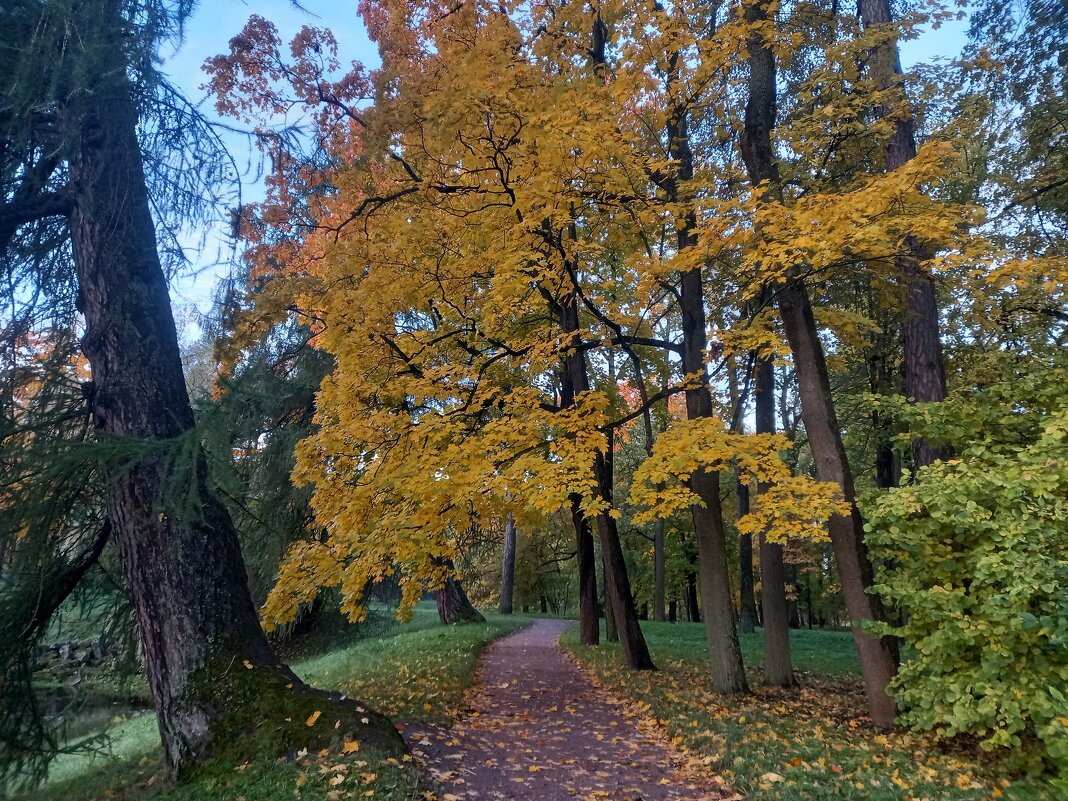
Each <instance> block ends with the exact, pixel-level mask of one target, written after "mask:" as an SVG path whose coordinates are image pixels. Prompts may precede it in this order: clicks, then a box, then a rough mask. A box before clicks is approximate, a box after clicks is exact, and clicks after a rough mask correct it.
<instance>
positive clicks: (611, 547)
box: [551, 295, 656, 670]
mask: <svg viewBox="0 0 1068 801" xmlns="http://www.w3.org/2000/svg"><path fill="white" fill-rule="evenodd" d="M551 302H552V303H554V304H555V308H554V311H555V312H556V314H557V317H558V319H559V321H560V327H561V329H562V330H563V331H564V332H565V333H566V334H570V335H572V336H574V337H577V336H578V333H579V330H580V328H579V315H578V305H577V300H576V298H575V296H574V295H569V296H566V297H564V298H562V299H559V300H557V299H555V298H554V299H553V300H552V301H551ZM564 371H565V374H566V376H565V380H564V381H563V382H562V386H563V387H564V391H563V393H562V395H563V404H564V405H565V406H567V405H570V404H571V403H575V402H576V400H577V398H578V396H579V395H580V394H582V393H583V392H587V391H589V389H590V379H589V375H588V373H587V371H586V357H585V356H584V355H583V352H582V351H581V350H577V349H572V351H571V352H569V353H567V354H566V355H565V356H564ZM593 479H594V482H595V484H596V487H597V492H598V494H599V495H600V497H601V499H602V500H604V501H605V502H606V503H607V504H608V507H609V508H612V432H611V431H609V433H608V447H607V453H606V454H601V453H598V454H597V455H596V456H595V457H594V460H593ZM596 522H597V534H598V539H599V540H600V543H601V558H602V560H603V563H604V583H605V587H604V589H605V605H606V608H607V607H608V606H611V609H612V614H613V615H614V617H615V622H616V627H617V629H618V631H619V635H620V640H621V641H622V643H623V653H624V655H625V657H626V660H627V665H628V666H629V667H630V668H632V669H634V670H655V668H656V666H655V665H654V664H653V660H652V658H651V657H650V656H649V649H648V647H647V646H646V644H645V637H644V635H643V634H642V630H641V627H640V626H639V625H638V615H637V611H636V610H635V607H634V596H633V595H632V594H631V589H630V577H629V576H628V575H627V563H626V560H625V559H624V557H623V546H622V545H621V544H620V541H619V531H618V529H617V528H616V521H615V518H613V517H612V516H611V515H609V514H608V512H601V513H600V514H598V515H597V520H596Z"/></svg>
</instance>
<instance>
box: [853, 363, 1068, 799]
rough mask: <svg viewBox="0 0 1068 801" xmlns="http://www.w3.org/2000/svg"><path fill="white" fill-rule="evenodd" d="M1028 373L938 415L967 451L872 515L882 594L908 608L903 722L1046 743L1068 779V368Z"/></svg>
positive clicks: (934, 424) (1005, 741) (900, 682)
mask: <svg viewBox="0 0 1068 801" xmlns="http://www.w3.org/2000/svg"><path fill="white" fill-rule="evenodd" d="M1057 361H1063V359H1058V360H1057ZM1033 368H1034V369H1032V370H1030V371H1029V372H1027V373H1025V374H1024V375H1023V376H1022V377H1021V378H1020V379H1018V380H1014V381H1013V382H1012V383H1011V385H1010V384H1007V383H1006V384H1002V385H999V386H997V387H994V388H991V389H989V390H984V391H982V392H977V393H973V394H971V395H970V396H969V397H967V398H966V399H964V400H960V401H956V402H951V403H947V404H944V406H945V408H943V409H941V410H938V411H933V412H929V413H928V414H929V415H930V416H929V418H928V420H927V423H928V426H929V427H928V429H927V430H929V431H936V432H937V431H939V430H941V431H943V432H950V431H952V432H953V433H954V434H956V435H957V436H953V435H946V436H945V437H944V439H945V440H947V441H950V442H953V444H954V445H956V447H957V454H958V455H957V456H956V457H955V458H953V459H951V460H949V461H947V462H944V463H941V464H936V465H932V466H931V467H928V468H925V469H923V470H921V471H920V472H919V474H918V475H917V480H916V481H915V482H914V483H911V484H909V485H907V486H904V487H901V488H899V489H895V490H892V491H889V492H887V493H885V494H883V495H882V496H880V497H879V498H878V499H877V500H875V501H874V502H873V503H871V504H870V505H869V507H868V508H867V509H866V510H865V511H866V514H867V517H868V521H869V522H868V528H867V530H868V542H869V544H870V545H871V547H872V549H873V555H874V556H875V557H876V559H877V561H879V562H880V563H881V564H882V566H883V567H882V570H881V573H880V576H879V581H878V586H877V587H876V591H877V592H878V593H880V594H881V595H882V596H883V597H884V598H885V599H886V600H888V601H889V602H891V603H893V604H895V605H897V606H898V607H899V608H900V609H901V610H902V612H903V613H904V620H905V623H904V624H903V625H901V626H900V627H898V628H895V629H893V631H894V633H896V634H898V635H900V636H901V637H903V638H904V640H905V642H906V645H907V646H908V651H907V652H908V654H909V658H908V659H907V660H906V661H905V663H904V664H903V665H902V668H901V671H900V673H899V674H898V676H897V679H896V680H895V681H894V684H893V692H894V694H895V696H896V697H897V699H898V701H899V703H900V705H901V708H902V710H903V712H902V719H903V721H904V722H906V723H908V724H911V725H912V726H914V727H916V728H918V729H925V730H926V729H930V730H935V731H936V732H938V733H940V734H945V735H954V734H957V733H959V732H968V733H972V734H976V735H978V736H979V737H981V738H982V742H983V744H984V746H985V747H987V748H991V749H993V748H997V747H1007V748H1013V749H1019V748H1020V747H1021V745H1023V744H1025V743H1026V742H1027V741H1031V738H1032V737H1034V738H1037V742H1038V743H1039V745H1040V748H1041V750H1042V751H1044V753H1045V755H1046V757H1047V759H1049V760H1050V761H1052V762H1054V763H1055V764H1056V765H1057V766H1058V767H1059V771H1060V774H1061V779H1062V780H1065V779H1068V698H1066V697H1065V694H1066V693H1068V392H1066V387H1068V371H1066V370H1065V368H1064V365H1063V364H1056V363H1054V364H1050V363H1048V362H1047V363H1046V364H1044V365H1042V364H1035V365H1033ZM939 416H940V417H941V420H942V421H944V423H945V424H944V425H939V423H940V420H939ZM966 433H970V434H971V437H970V442H969V443H968V444H967V445H965V444H963V443H962V442H961V441H960V440H962V439H964V437H963V436H960V435H964V434H966ZM954 440H956V441H955V442H954Z"/></svg>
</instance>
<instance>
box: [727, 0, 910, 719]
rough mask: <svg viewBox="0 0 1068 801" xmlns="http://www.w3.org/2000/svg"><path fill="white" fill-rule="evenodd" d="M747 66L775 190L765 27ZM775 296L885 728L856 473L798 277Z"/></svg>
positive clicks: (757, 143)
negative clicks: (844, 505) (868, 626)
mask: <svg viewBox="0 0 1068 801" xmlns="http://www.w3.org/2000/svg"><path fill="white" fill-rule="evenodd" d="M745 14H746V18H747V19H748V20H750V21H759V20H764V19H767V18H768V5H767V3H766V2H764V1H763V0H758V2H754V3H751V4H750V5H747V7H746V11H745ZM749 70H750V72H749V99H748V102H747V104H746V111H745V126H744V135H743V137H742V157H743V159H744V161H745V164H746V169H747V171H748V173H749V178H750V181H751V182H752V183H753V185H754V186H756V185H758V184H760V183H762V182H764V181H768V182H770V191H773V192H776V191H777V184H778V178H779V176H778V169H777V167H776V164H775V155H774V149H773V147H772V141H771V133H772V130H773V128H774V126H775V92H776V80H775V56H774V54H773V52H772V50H771V48H770V46H769V45H768V44H767V42H766V41H765V40H764V37H763V36H762V35H761V34H760V33H754V34H753V35H751V36H750V40H749ZM777 300H778V305H779V314H780V316H781V318H782V322H783V328H784V329H785V331H786V338H787V340H788V341H789V344H790V350H791V352H792V354H793V357H794V369H795V371H796V374H797V383H798V392H799V394H800V397H801V416H802V418H803V420H804V423H805V431H806V433H807V434H808V437H809V446H810V448H811V450H812V454H813V457H814V459H815V462H816V469H817V473H818V474H819V477H820V479H821V480H822V481H833V482H835V483H836V484H838V486H839V487H840V488H841V491H842V495H843V497H844V498H845V500H846V501H847V502H848V503H850V504H851V506H852V513H851V514H850V515H835V516H834V517H833V518H832V519H831V520H830V523H829V529H830V536H831V542H832V544H833V546H834V551H835V557H836V559H837V561H838V573H839V578H840V580H841V583H842V594H843V596H844V597H845V601H846V607H847V609H848V610H849V615H850V618H851V620H852V621H853V622H854V626H853V636H854V639H855V641H856V644H857V650H858V652H859V654H860V661H861V668H862V672H863V674H864V684H865V690H866V692H867V698H868V710H869V713H870V715H871V718H872V721H873V722H875V723H876V724H877V725H884V726H888V725H890V724H892V723H893V719H894V716H895V713H896V709H895V705H894V702H893V699H892V698H891V697H890V696H889V695H888V694H887V691H886V689H887V686H888V684H889V682H890V679H891V678H893V675H894V671H895V669H896V660H895V656H894V651H893V649H892V648H891V647H890V643H889V641H888V640H881V639H879V638H877V637H873V636H871V635H869V634H867V633H866V632H865V631H864V630H863V628H862V626H863V623H864V622H865V621H870V620H875V619H877V616H876V613H875V612H876V609H875V601H874V599H873V598H872V597H871V596H870V595H868V594H867V592H866V590H867V588H868V587H870V586H871V581H872V570H871V563H870V562H869V561H868V558H867V552H866V550H865V548H864V542H863V524H862V521H861V518H860V512H859V511H858V510H857V508H856V501H855V497H854V491H853V476H852V473H851V472H850V470H849V464H848V462H847V461H846V455H845V448H844V447H843V445H842V437H841V431H840V429H839V427H838V420H837V418H836V416H835V413H834V406H833V401H832V398H831V389H830V381H829V379H828V376H827V364H826V361H825V359H824V354H823V346H822V344H821V343H820V341H819V336H818V331H817V328H816V321H815V318H814V317H813V315H812V307H811V305H810V303H809V299H808V293H807V292H806V290H805V286H804V284H803V283H802V281H801V280H800V279H799V278H797V277H796V276H793V275H791V276H788V278H787V282H786V284H785V285H784V286H783V287H781V288H780V289H779V290H778V293H777ZM765 594H766V591H765ZM766 614H767V605H765V615H766ZM765 624H767V620H766V619H765Z"/></svg>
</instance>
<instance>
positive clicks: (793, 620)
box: [785, 563, 801, 629]
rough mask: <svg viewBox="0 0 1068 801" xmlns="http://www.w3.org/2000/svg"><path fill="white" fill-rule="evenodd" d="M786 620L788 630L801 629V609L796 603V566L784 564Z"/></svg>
mask: <svg viewBox="0 0 1068 801" xmlns="http://www.w3.org/2000/svg"><path fill="white" fill-rule="evenodd" d="M785 568H786V587H787V590H788V594H787V596H786V619H787V620H788V621H789V624H790V628H792V629H799V628H801V608H800V606H799V605H798V603H797V565H795V564H790V563H786V565H785Z"/></svg>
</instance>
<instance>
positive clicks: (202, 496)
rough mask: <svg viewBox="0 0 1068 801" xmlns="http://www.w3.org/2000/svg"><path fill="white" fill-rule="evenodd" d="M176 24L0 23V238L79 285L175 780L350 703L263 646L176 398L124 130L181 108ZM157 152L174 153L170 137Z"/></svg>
mask: <svg viewBox="0 0 1068 801" xmlns="http://www.w3.org/2000/svg"><path fill="white" fill-rule="evenodd" d="M190 10H191V6H190V5H189V4H186V3H178V4H174V5H172V4H165V3H158V4H157V3H138V4H134V3H122V2H119V1H118V0H95V1H92V2H50V3H29V2H27V3H15V4H13V5H9V6H8V7H6V8H5V10H4V12H3V16H2V25H3V27H4V29H5V41H9V42H19V43H21V44H22V46H21V47H20V48H18V49H14V50H9V51H7V55H6V56H5V58H6V59H7V60H8V64H7V66H8V69H6V70H5V75H6V76H7V78H6V80H5V83H4V95H3V98H4V108H3V116H2V124H3V137H4V145H5V147H4V159H5V162H4V167H3V169H4V176H5V180H7V181H8V188H7V190H6V192H5V203H4V207H3V210H2V212H0V222H2V225H0V228H2V230H0V234H2V235H3V242H4V244H5V246H6V248H7V249H8V253H12V251H11V250H10V248H11V244H12V242H13V241H15V238H16V237H18V236H20V235H21V233H22V232H23V231H25V230H27V229H31V230H32V229H33V227H34V226H36V225H38V223H40V225H41V226H43V228H42V229H41V230H53V228H50V226H54V225H55V223H56V221H57V220H58V223H59V224H60V225H61V226H62V228H61V230H62V231H63V233H64V237H63V238H62V239H60V240H59V241H58V242H57V247H59V248H64V249H67V248H69V250H66V252H67V253H69V254H70V256H71V266H72V270H71V272H70V273H68V274H66V275H65V276H64V277H66V278H67V280H71V281H73V280H76V281H77V299H78V300H77V302H78V308H79V310H80V312H81V314H82V315H83V317H84V321H85V335H84V337H83V338H82V342H81V348H82V351H83V353H84V354H85V356H86V358H87V359H88V362H89V365H90V368H91V372H92V381H91V382H87V383H85V384H84V385H83V389H84V396H85V401H86V413H87V414H88V415H89V416H90V417H91V419H92V421H93V424H94V426H95V436H96V437H97V438H98V439H99V440H100V441H101V442H102V443H103V444H105V445H106V446H107V449H108V451H110V455H109V456H107V457H106V458H103V459H102V461H101V477H102V485H103V487H104V488H105V496H106V497H105V507H106V520H107V525H108V529H109V536H110V537H111V538H113V539H114V541H115V542H116V544H117V546H118V550H119V554H120V558H121V562H122V566H123V577H124V583H125V587H126V590H127V592H128V594H129V596H130V599H131V603H132V605H133V608H134V611H135V615H136V619H137V624H138V629H139V632H140V636H141V644H142V653H143V655H144V662H145V669H146V674H147V677H148V681H149V685H150V687H151V690H152V694H153V699H154V702H155V706H156V710H157V715H158V721H159V727H160V732H161V735H162V739H163V745H164V753H165V756H166V760H167V764H168V765H169V767H170V768H171V770H172V772H174V773H183V772H186V771H189V770H191V769H193V768H194V767H195V766H196V765H197V764H198V763H200V762H202V761H203V760H204V759H206V758H208V757H210V756H212V755H215V754H221V753H223V752H229V751H231V750H233V749H235V748H236V749H237V750H238V751H239V750H240V745H239V743H240V741H241V734H242V733H245V732H250V731H251V729H252V728H253V727H256V728H257V729H258V730H259V731H260V732H263V731H264V729H263V718H264V717H265V716H266V717H270V715H272V714H277V711H278V710H279V709H284V710H289V711H290V713H291V719H298V718H299V719H300V720H303V718H304V717H305V716H304V715H302V714H301V712H302V710H307V711H308V712H309V714H310V712H311V710H312V709H314V708H315V707H316V706H319V707H323V706H329V708H330V709H331V710H332V711H334V710H336V711H337V712H338V717H341V716H346V719H349V718H348V710H349V705H347V704H346V703H345V702H343V701H341V700H340V699H338V698H337V697H335V696H331V695H329V694H326V693H318V692H315V691H312V690H311V689H310V688H308V687H306V686H305V685H303V683H301V682H300V681H299V679H297V678H296V676H295V675H294V674H293V673H292V671H290V670H289V669H288V667H286V666H285V665H284V664H283V663H282V662H281V661H280V660H279V659H278V658H277V657H276V656H275V655H274V653H273V652H272V651H271V649H270V647H269V646H268V644H267V641H266V639H265V637H264V635H263V632H262V630H261V628H260V625H259V621H258V617H257V614H256V610H255V608H254V607H253V605H252V601H251V598H250V596H249V593H248V588H247V578H246V575H245V570H244V566H243V564H242V561H241V555H240V551H239V548H238V543H237V538H236V534H235V531H234V527H233V524H232V522H231V520H230V518H229V515H228V514H227V512H226V510H225V508H224V507H223V506H222V505H221V504H220V502H219V501H218V499H217V498H216V496H215V494H214V493H213V492H212V490H211V488H210V486H209V483H208V480H207V476H206V468H205V460H204V455H203V452H202V450H201V448H200V443H199V439H198V435H197V432H196V430H195V427H194V420H193V413H192V409H191V407H190V404H189V399H188V396H187V394H186V389H185V384H184V379H183V375H182V369H181V361H180V357H179V352H178V343H177V337H176V334H175V326H174V321H173V318H172V315H171V310H170V302H169V298H168V294H167V283H166V277H165V274H164V271H163V268H162V266H161V262H160V257H159V253H158V244H157V233H156V221H155V220H154V219H153V215H152V207H151V204H150V188H151V186H150V183H149V180H148V179H147V178H146V172H145V160H144V159H145V155H144V154H145V151H144V150H143V149H142V143H141V142H140V141H139V139H138V133H139V130H143V126H142V122H143V121H144V120H145V119H156V120H157V121H159V120H160V119H163V117H162V116H156V117H153V116H152V111H151V110H153V109H154V110H155V113H156V114H157V115H162V114H164V113H165V112H164V111H163V110H166V109H174V108H175V107H176V101H177V107H179V108H180V107H181V103H180V100H179V99H178V98H177V97H176V95H175V94H174V93H173V92H172V91H171V90H170V89H169V88H168V87H167V86H166V84H164V83H162V82H161V81H160V79H159V76H158V75H157V74H156V73H155V72H154V70H153V67H152V64H153V61H154V54H155V52H156V48H157V46H158V45H159V43H160V42H161V41H164V40H165V39H166V38H167V37H169V36H173V35H174V34H175V33H177V32H178V31H179V30H180V26H181V22H182V20H183V19H184V18H185V17H186V16H187V15H188V13H189V12H190ZM71 32H75V33H76V35H73V36H72V35H70V34H71ZM186 108H188V107H186ZM146 110H147V111H146ZM179 116H180V115H179ZM195 119H196V117H195V115H193V114H192V113H190V114H189V115H188V116H187V117H186V118H185V121H184V125H186V126H189V127H192V128H195V125H194V124H193V121H194V120H195ZM174 121H175V120H174V119H173V118H172V119H171V120H170V122H172V123H173V122H174ZM150 130H151V129H150ZM157 130H159V129H157ZM175 130H181V127H179V128H178V129H175ZM172 133H174V131H173V130H172ZM178 140H179V141H180V137H178ZM155 144H157V145H161V146H163V147H164V148H165V147H167V146H171V147H173V146H175V137H171V138H168V137H167V136H160V137H158V138H157V139H156V141H155ZM159 155H160V156H162V157H164V158H163V160H162V162H160V161H157V162H155V163H156V164H157V165H159V164H160V163H162V164H164V165H165V166H170V165H173V164H174V162H168V161H167V160H166V155H167V151H166V150H163V151H161V152H160V153H159ZM178 162H179V164H180V163H181V159H180V158H179V159H178ZM176 174H181V167H179V168H178V172H177V173H176ZM172 187H174V184H172ZM156 188H159V185H158V184H157V185H156ZM14 252H15V253H16V254H17V253H18V251H14ZM24 263H25V262H24ZM41 288H42V290H44V291H48V289H49V287H48V286H47V285H44V286H42V287H41ZM235 665H238V666H244V667H243V668H242V669H240V670H235V669H234V666H235ZM220 697H226V698H227V699H228V701H227V703H225V704H220V702H219V698H220ZM267 710H270V711H269V712H268V711H267ZM351 720H352V721H353V722H355V720H356V718H355V717H352V718H351ZM357 727H360V724H357ZM269 728H270V732H271V734H270V735H269V739H268V740H267V741H266V742H269V743H270V745H271V746H272V747H275V748H278V749H279V750H280V749H281V748H282V747H283V746H284V745H288V741H289V735H288V734H287V731H288V729H289V726H288V725H287V724H286V723H285V722H284V721H283V720H277V721H276V722H272V723H271V724H269ZM363 732H366V734H365V736H366V738H367V739H368V740H369V741H370V742H373V743H377V744H378V745H380V746H382V747H384V748H386V749H389V750H394V751H395V750H397V749H399V748H400V747H401V744H400V741H399V738H398V736H397V734H396V731H395V729H393V727H392V725H391V724H389V723H388V721H385V720H384V719H382V718H379V717H377V716H376V717H375V718H374V720H373V722H371V723H369V724H367V725H365V726H362V728H361V733H363ZM271 738H273V739H271ZM255 742H257V743H258V745H257V747H260V746H262V744H263V742H265V741H264V740H262V739H260V738H259V737H257V739H256V740H255Z"/></svg>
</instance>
